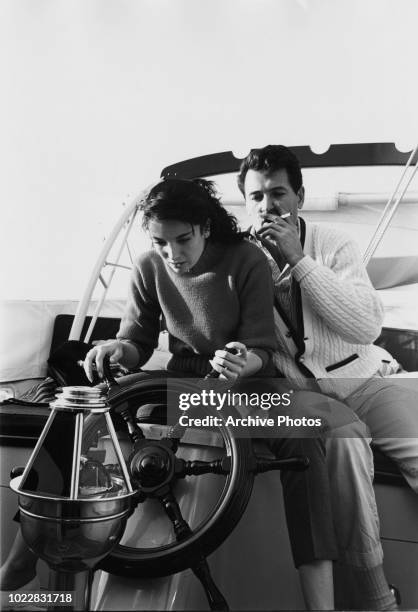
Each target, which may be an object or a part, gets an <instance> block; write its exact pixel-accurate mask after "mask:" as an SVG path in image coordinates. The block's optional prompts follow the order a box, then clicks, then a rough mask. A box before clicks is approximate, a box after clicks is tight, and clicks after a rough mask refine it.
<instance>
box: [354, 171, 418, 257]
mask: <svg viewBox="0 0 418 612" xmlns="http://www.w3.org/2000/svg"><path fill="white" fill-rule="evenodd" d="M417 170H418V162H417V163H416V165H415V167H414V170H413V172H412V174H411V176H410V178H409V180H408V182H407V184H406V186H405V187H404V189H403V191H402V193H401V195H400V196H399V197H398V198H397V200H396V202H395V203H394V205H393V207H392V208H391V210H390V211H389V212H388V213H387V214H386V218H385V219H384V220H383V221H382V223H381V224H380V228H379V232H378V233H377V234H376V236H375V239H374V242H373V245H371V246H370V248H369V250H368V252H367V257H366V255H365V256H364V258H363V259H364V263H365V264H366V265H367V264H368V262H369V261H370V259H371V258H372V256H373V254H374V252H375V251H376V249H377V247H378V246H379V244H380V242H381V241H382V238H383V236H384V234H385V232H386V230H387V228H388V226H389V224H390V222H391V220H392V218H393V215H394V214H395V212H396V210H397V208H398V206H399V204H400V202H401V200H402V198H403V196H404V195H405V192H406V190H407V189H408V187H409V185H410V183H411V181H412V179H413V178H414V176H415V174H416V172H417Z"/></svg>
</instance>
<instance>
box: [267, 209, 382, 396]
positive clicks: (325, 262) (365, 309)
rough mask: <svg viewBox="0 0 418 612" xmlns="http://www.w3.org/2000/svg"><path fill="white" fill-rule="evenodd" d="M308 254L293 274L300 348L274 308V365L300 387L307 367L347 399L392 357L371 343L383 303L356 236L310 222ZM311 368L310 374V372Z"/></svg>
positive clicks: (327, 388) (335, 393) (326, 386)
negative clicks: (299, 317) (296, 287)
mask: <svg viewBox="0 0 418 612" xmlns="http://www.w3.org/2000/svg"><path fill="white" fill-rule="evenodd" d="M301 222H302V223H303V224H304V225H305V226H306V235H305V242H304V253H305V256H304V257H303V258H302V259H301V260H300V261H299V262H298V263H297V264H296V265H295V266H294V267H293V268H292V271H291V274H292V277H293V279H294V280H296V281H297V283H298V284H299V286H300V299H301V304H300V305H301V313H302V317H303V341H302V348H301V346H300V343H299V346H298V345H297V343H296V342H297V341H295V340H294V338H293V337H292V334H291V332H290V330H289V328H288V326H287V325H286V323H285V321H284V319H283V317H282V316H280V314H279V313H277V312H276V313H275V324H276V335H277V339H278V342H279V347H280V348H279V350H278V352H276V353H275V355H274V362H275V364H276V367H277V368H278V369H279V370H280V372H282V373H283V375H284V376H286V377H287V378H290V379H292V381H293V384H294V385H295V386H296V387H298V388H304V386H306V383H307V376H306V371H305V368H307V370H308V371H309V372H311V373H312V375H313V377H314V378H315V379H316V381H317V382H318V384H319V387H320V388H321V390H322V391H323V392H324V393H327V394H329V395H333V396H335V397H338V398H340V399H344V397H347V395H349V394H350V393H352V392H353V391H354V390H355V389H357V388H358V387H359V386H360V385H361V384H362V383H363V382H364V380H362V379H367V378H370V377H371V376H373V375H374V374H375V373H376V372H377V371H378V369H379V367H380V366H381V364H382V359H383V360H384V359H387V360H390V359H391V356H390V355H389V353H387V352H386V351H384V350H383V349H381V348H379V347H377V346H375V345H373V344H372V342H373V341H374V340H375V339H376V338H377V337H378V336H379V334H380V331H381V325H382V322H383V314H384V313H383V306H382V303H381V301H380V298H379V296H378V295H377V292H376V291H375V290H374V288H373V286H372V284H371V282H370V280H369V277H368V275H367V272H366V270H365V267H364V265H363V262H362V258H361V254H360V251H359V249H358V247H357V245H356V243H355V242H353V240H351V239H350V238H349V237H348V236H346V235H345V234H343V233H341V232H339V231H336V230H334V229H333V228H329V227H324V226H319V225H316V224H313V223H307V224H305V222H304V221H303V220H302V219H301ZM309 372H308V374H309Z"/></svg>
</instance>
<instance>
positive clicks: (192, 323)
mask: <svg viewBox="0 0 418 612" xmlns="http://www.w3.org/2000/svg"><path fill="white" fill-rule="evenodd" d="M161 314H162V315H163V317H164V320H165V325H166V328H167V330H168V332H169V350H170V352H171V353H172V357H171V359H170V361H169V363H168V364H167V368H168V369H169V370H176V371H182V372H190V373H191V374H192V373H194V374H199V375H204V374H206V373H207V372H208V371H209V370H210V364H209V362H208V360H209V359H211V358H212V357H213V355H214V352H215V350H217V349H222V348H223V347H224V345H225V344H226V343H228V342H230V341H233V340H235V341H239V342H242V343H244V344H245V345H246V346H247V348H248V349H250V350H252V351H254V353H256V354H257V355H259V357H260V358H261V359H262V362H263V367H264V366H265V365H266V364H267V363H268V362H269V361H270V356H271V353H272V351H273V350H274V349H275V348H276V346H277V343H276V340H275V334H274V319H273V293H272V281H271V274H270V270H269V267H268V264H267V260H266V258H265V256H264V254H263V253H262V252H261V251H260V250H259V249H258V248H257V247H256V246H254V245H252V244H249V243H248V242H246V241H242V242H239V243H235V244H232V245H228V246H224V245H218V244H214V243H211V242H209V243H208V244H207V246H206V248H205V250H204V252H203V254H202V255H201V257H200V259H199V261H198V262H197V264H196V265H195V266H194V267H193V268H192V269H191V270H190V271H189V272H186V273H184V274H176V273H175V272H174V271H173V270H171V269H170V268H169V267H168V266H167V265H166V264H165V263H164V261H163V259H162V258H161V257H160V256H159V255H158V254H157V253H156V252H155V251H148V252H146V253H144V254H142V255H141V256H140V257H139V258H138V259H137V261H136V262H135V265H134V268H133V271H132V276H131V282H130V288H129V295H128V300H127V305H126V310H125V314H124V316H123V318H122V321H121V326H120V330H119V332H118V334H117V338H119V339H122V340H128V341H130V342H133V343H134V344H135V346H136V347H137V348H138V350H139V352H140V362H139V363H138V367H140V366H141V365H143V364H144V363H145V362H146V361H147V360H148V359H149V357H150V356H151V354H152V352H153V350H154V348H155V347H156V346H157V343H158V335H159V331H160V316H161Z"/></svg>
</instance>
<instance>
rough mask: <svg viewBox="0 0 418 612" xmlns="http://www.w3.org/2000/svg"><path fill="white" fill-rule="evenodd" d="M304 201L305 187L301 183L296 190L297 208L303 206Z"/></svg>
mask: <svg viewBox="0 0 418 612" xmlns="http://www.w3.org/2000/svg"><path fill="white" fill-rule="evenodd" d="M304 202H305V187H304V186H303V185H302V187H301V188H300V189H299V191H298V208H299V210H300V209H301V208H303V204H304Z"/></svg>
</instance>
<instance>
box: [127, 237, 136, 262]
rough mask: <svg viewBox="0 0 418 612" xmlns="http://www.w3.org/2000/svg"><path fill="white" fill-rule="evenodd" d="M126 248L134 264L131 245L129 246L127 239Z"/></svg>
mask: <svg viewBox="0 0 418 612" xmlns="http://www.w3.org/2000/svg"><path fill="white" fill-rule="evenodd" d="M126 250H127V251H128V255H129V259H130V260H131V264H132V265H134V258H133V257H132V251H131V247H130V246H129V242H128V240H127V241H126Z"/></svg>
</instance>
